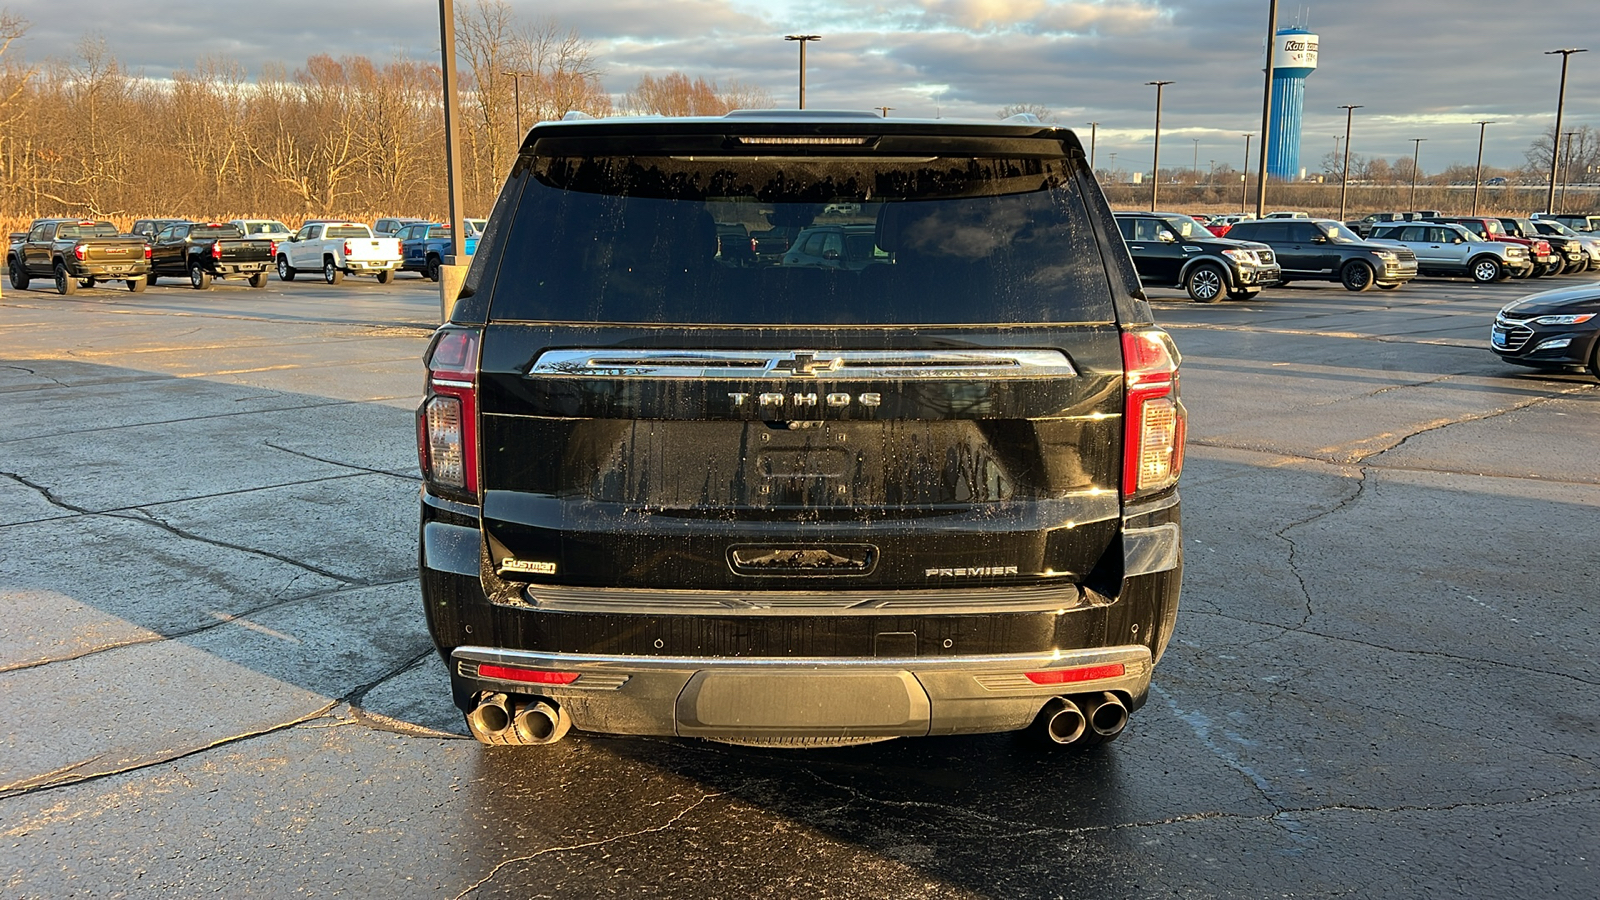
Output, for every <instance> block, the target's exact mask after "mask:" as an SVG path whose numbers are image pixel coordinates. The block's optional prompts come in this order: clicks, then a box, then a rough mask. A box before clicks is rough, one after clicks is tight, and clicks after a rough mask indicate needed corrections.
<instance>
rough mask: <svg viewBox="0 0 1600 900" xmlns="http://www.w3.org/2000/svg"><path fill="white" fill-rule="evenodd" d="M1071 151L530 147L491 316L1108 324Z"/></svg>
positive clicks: (1106, 297)
mask: <svg viewBox="0 0 1600 900" xmlns="http://www.w3.org/2000/svg"><path fill="white" fill-rule="evenodd" d="M1074 165H1076V166H1077V167H1078V171H1081V170H1082V166H1083V163H1082V162H1081V161H1078V162H1076V163H1074V162H1073V161H1071V160H1068V159H1066V158H1065V157H1061V158H1049V157H1044V158H1038V157H1031V156H1030V157H1022V158H1001V157H996V158H986V157H970V156H964V157H937V156H921V157H915V158H911V157H888V156H884V157H873V156H851V157H820V156H782V155H774V156H760V157H754V156H713V157H704V156H701V157H694V156H658V157H643V156H641V157H634V156H550V157H539V158H535V159H533V160H531V161H530V160H524V161H523V163H522V165H521V166H519V171H520V180H521V194H522V196H521V199H520V202H519V203H518V204H517V206H516V215H515V218H514V219H513V220H512V222H511V225H510V228H509V229H508V231H507V233H506V234H505V236H504V238H503V240H500V241H497V242H496V243H497V245H498V247H499V248H501V252H502V257H501V259H500V260H499V269H498V273H497V274H496V280H495V284H496V285H497V287H496V289H495V293H494V297H493V299H492V301H491V306H490V310H489V314H490V316H491V317H492V318H494V319H497V320H501V321H507V320H510V321H560V322H613V323H650V324H655V323H683V324H708V325H718V324H728V325H752V324H773V325H811V324H815V325H841V324H982V323H1023V322H1039V323H1052V322H1089V321H1094V322H1105V321H1112V320H1113V319H1114V318H1115V314H1114V309H1113V302H1112V297H1111V288H1110V282H1109V280H1108V278H1107V276H1106V272H1105V268H1104V265H1103V263H1102V262H1101V257H1100V254H1099V248H1098V244H1097V242H1096V240H1095V237H1094V233H1093V231H1092V229H1091V225H1090V221H1091V220H1090V216H1089V213H1088V211H1087V207H1086V203H1085V198H1084V197H1083V196H1082V194H1081V192H1080V190H1079V186H1078V181H1077V178H1076V175H1077V171H1075V170H1074ZM823 233H827V234H831V235H834V236H835V240H837V239H838V236H841V235H848V237H847V238H846V240H848V244H847V245H842V252H828V251H827V250H826V249H824V250H822V251H821V252H819V253H817V254H814V255H809V254H806V253H804V252H798V251H802V250H803V249H804V247H805V245H806V244H807V243H808V242H810V241H811V238H812V237H814V236H816V235H819V234H823ZM746 235H747V236H748V238H745V237H743V236H746ZM735 237H737V239H733V238H735ZM797 242H798V244H797ZM791 251H797V252H791Z"/></svg>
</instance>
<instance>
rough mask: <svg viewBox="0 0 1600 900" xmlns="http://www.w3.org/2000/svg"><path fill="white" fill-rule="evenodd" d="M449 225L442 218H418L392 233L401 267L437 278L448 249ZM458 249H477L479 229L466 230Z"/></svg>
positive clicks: (428, 277) (470, 253)
mask: <svg viewBox="0 0 1600 900" xmlns="http://www.w3.org/2000/svg"><path fill="white" fill-rule="evenodd" d="M450 230H451V229H450V226H449V225H446V224H444V223H443V222H418V223H415V224H412V225H407V226H405V227H403V228H401V229H400V230H399V231H398V232H396V233H395V238H396V239H397V240H399V241H400V271H402V272H418V273H420V274H421V275H422V277H424V278H426V279H428V280H429V281H438V280H439V267H440V266H442V265H444V259H445V257H447V256H449V255H450V253H451V249H450V245H451V240H450V238H451V235H450ZM461 249H462V252H464V253H465V254H466V255H468V256H471V255H472V254H474V253H476V252H477V251H478V233H477V232H476V231H472V230H470V229H469V230H468V232H467V235H466V237H464V238H462V239H461Z"/></svg>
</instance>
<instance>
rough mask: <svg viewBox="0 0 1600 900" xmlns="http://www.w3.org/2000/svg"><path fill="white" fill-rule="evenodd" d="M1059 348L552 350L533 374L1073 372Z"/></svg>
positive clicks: (949, 375)
mask: <svg viewBox="0 0 1600 900" xmlns="http://www.w3.org/2000/svg"><path fill="white" fill-rule="evenodd" d="M1077 374H1078V370H1077V369H1076V368H1075V367H1074V366H1073V365H1072V363H1071V361H1069V360H1068V359H1067V356H1066V354H1065V353H1063V352H1061V351H1060V350H963V351H948V350H822V351H817V350H800V349H796V350H664V349H663V350H631V349H630V350H546V351H545V352H543V353H541V354H539V357H538V359H536V360H534V362H533V364H532V365H530V366H529V368H528V376H529V377H541V378H552V377H584V376H587V377H603V378H743V379H751V378H817V377H822V376H827V377H831V378H910V379H924V380H928V379H931V380H939V379H946V380H949V379H970V378H1073V377H1076V376H1077Z"/></svg>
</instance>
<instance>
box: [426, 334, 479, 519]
mask: <svg viewBox="0 0 1600 900" xmlns="http://www.w3.org/2000/svg"><path fill="white" fill-rule="evenodd" d="M478 338H479V332H478V331H477V330H476V329H471V328H453V327H449V326H446V327H445V328H441V329H440V330H439V333H438V336H437V337H435V338H434V342H433V346H432V347H431V348H429V351H428V356H427V359H426V362H427V366H428V384H427V396H426V397H425V398H424V400H423V402H422V407H421V408H420V409H419V410H418V411H417V458H418V461H419V463H420V464H421V466H422V474H423V477H424V478H426V479H427V480H428V481H429V482H430V483H432V484H434V485H437V486H439V487H443V488H448V489H453V490H456V491H460V492H464V493H467V494H472V495H474V496H475V495H476V494H477V493H478V379H477V373H476V371H475V370H476V368H477V364H478Z"/></svg>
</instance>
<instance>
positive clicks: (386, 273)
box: [378, 269, 394, 284]
mask: <svg viewBox="0 0 1600 900" xmlns="http://www.w3.org/2000/svg"><path fill="white" fill-rule="evenodd" d="M393 280H394V270H393V269H384V270H383V271H381V272H379V273H378V283H379V284H388V283H389V282H391V281H393Z"/></svg>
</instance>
